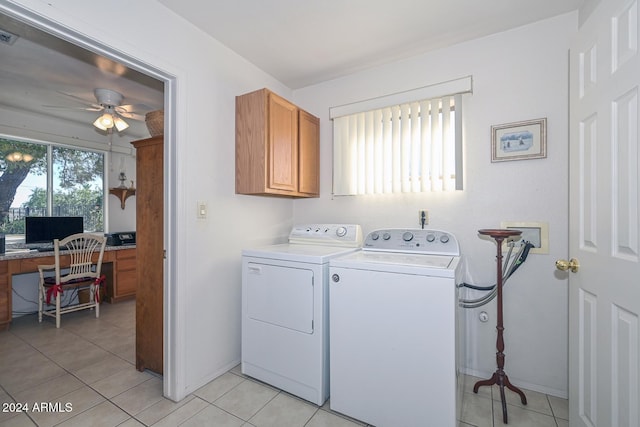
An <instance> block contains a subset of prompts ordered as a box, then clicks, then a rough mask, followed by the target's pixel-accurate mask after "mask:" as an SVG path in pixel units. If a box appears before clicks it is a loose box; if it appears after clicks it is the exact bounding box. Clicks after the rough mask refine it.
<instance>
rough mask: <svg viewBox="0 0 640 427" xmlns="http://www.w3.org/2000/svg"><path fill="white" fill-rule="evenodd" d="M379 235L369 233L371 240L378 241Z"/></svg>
mask: <svg viewBox="0 0 640 427" xmlns="http://www.w3.org/2000/svg"><path fill="white" fill-rule="evenodd" d="M379 238H380V235H379V234H378V233H371V240H378V239H379Z"/></svg>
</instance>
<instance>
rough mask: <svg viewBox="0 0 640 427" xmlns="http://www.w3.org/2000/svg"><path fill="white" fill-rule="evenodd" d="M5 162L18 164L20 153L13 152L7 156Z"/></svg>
mask: <svg viewBox="0 0 640 427" xmlns="http://www.w3.org/2000/svg"><path fill="white" fill-rule="evenodd" d="M7 160H9V161H10V162H19V161H20V160H22V153H20V152H18V151H15V152H13V153H10V154H7Z"/></svg>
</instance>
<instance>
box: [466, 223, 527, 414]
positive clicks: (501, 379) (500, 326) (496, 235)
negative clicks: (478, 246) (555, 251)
mask: <svg viewBox="0 0 640 427" xmlns="http://www.w3.org/2000/svg"><path fill="white" fill-rule="evenodd" d="M478 233H480V234H482V235H485V236H490V237H491V238H493V239H494V240H495V241H496V244H497V255H496V260H497V262H496V266H497V282H496V286H497V290H498V298H497V301H498V307H497V311H498V323H497V326H496V329H497V330H498V338H497V340H496V349H497V350H498V351H497V352H496V363H497V365H498V369H497V370H496V371H495V372H494V374H493V375H492V376H491V378H489V379H488V380H482V381H478V382H477V383H476V384H475V385H474V386H473V392H474V393H478V389H479V388H480V387H481V386H484V385H488V386H491V385H493V384H497V385H498V387H500V400H501V401H502V419H503V421H504V423H505V424H507V401H506V399H505V396H504V388H505V387H507V388H508V389H509V390H511V391H513V392H515V393H518V395H519V396H520V400H521V401H522V404H523V405H526V404H527V397H526V396H525V395H524V393H523V392H522V390H520V389H519V388H518V387H516V386H514V385H513V384H511V383H510V382H509V377H507V374H506V373H505V372H504V338H503V334H504V323H503V319H502V280H503V277H502V242H503V241H504V239H506V238H509V237H512V236H518V235H520V234H521V233H522V232H521V231H520V230H500V229H483V230H478Z"/></svg>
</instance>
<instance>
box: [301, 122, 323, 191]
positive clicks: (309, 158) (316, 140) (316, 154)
mask: <svg viewBox="0 0 640 427" xmlns="http://www.w3.org/2000/svg"><path fill="white" fill-rule="evenodd" d="M298 126H299V144H298V150H299V163H298V168H299V173H298V179H299V187H298V188H299V191H300V192H301V193H306V194H309V195H315V196H317V195H319V194H320V119H319V118H317V117H315V116H312V115H311V114H309V113H307V112H306V111H303V110H300V115H299V123H298Z"/></svg>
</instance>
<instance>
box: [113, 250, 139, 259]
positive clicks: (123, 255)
mask: <svg viewBox="0 0 640 427" xmlns="http://www.w3.org/2000/svg"><path fill="white" fill-rule="evenodd" d="M127 258H132V259H136V250H135V249H122V250H119V251H116V259H118V260H121V259H127Z"/></svg>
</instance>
